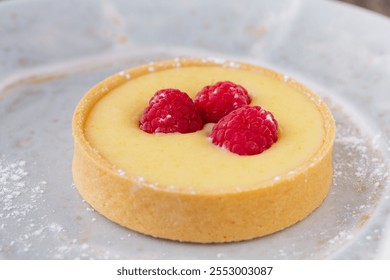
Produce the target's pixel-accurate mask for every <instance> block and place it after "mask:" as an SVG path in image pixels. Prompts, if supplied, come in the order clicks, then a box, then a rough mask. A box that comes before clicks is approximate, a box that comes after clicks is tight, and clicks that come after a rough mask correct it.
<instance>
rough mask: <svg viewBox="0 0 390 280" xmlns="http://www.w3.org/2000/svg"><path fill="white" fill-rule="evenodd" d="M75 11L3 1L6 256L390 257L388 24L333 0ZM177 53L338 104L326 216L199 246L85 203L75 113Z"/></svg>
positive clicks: (1, 148) (0, 177) (1, 239)
mask: <svg viewBox="0 0 390 280" xmlns="http://www.w3.org/2000/svg"><path fill="white" fill-rule="evenodd" d="M64 2H65V1H63V2H56V3H55V5H54V4H52V3H51V1H44V0H39V1H6V2H3V3H0V38H2V39H1V41H0V258H2V259H371V258H380V257H383V256H385V257H389V255H388V254H387V255H386V252H385V253H384V252H383V250H384V248H385V247H386V244H388V243H387V241H386V234H387V235H389V233H388V232H386V231H385V226H386V221H387V220H388V217H389V210H390V206H389V202H390V199H389V198H390V191H389V181H388V171H389V158H390V156H389V154H390V150H389V148H388V147H389V145H390V94H389V93H390V83H389V79H388V77H390V66H389V65H390V38H389V37H388V36H385V34H388V30H389V29H390V21H389V20H388V19H387V18H385V17H382V16H379V15H376V14H373V13H370V12H366V11H364V10H361V9H358V8H354V7H351V6H347V5H343V4H340V3H337V2H332V1H304V0H297V1H287V0H281V1H265V0H264V1H254V0H253V1H250V0H245V1H206V0H201V1H192V2H183V1H170V3H171V4H170V5H169V6H167V5H166V4H165V3H166V1H153V4H152V2H147V1H115V2H114V1H103V0H101V1H92V0H89V1H75V0H71V1H66V3H64ZM222 3H223V5H222ZM75 6H77V9H74V7H75ZM330 18H331V19H332V20H331V21H330V20H329V19H330ZM81 19H82V20H81ZM176 57H203V58H207V59H210V60H212V61H215V62H220V63H222V62H223V61H224V60H225V59H228V60H238V61H243V62H247V63H251V64H257V65H260V66H263V67H268V68H271V69H273V70H275V71H278V72H281V73H283V74H285V75H286V78H288V77H291V78H294V79H296V80H298V81H300V82H302V83H303V84H305V85H306V86H307V87H309V88H311V89H312V90H313V91H314V92H316V93H317V94H318V95H319V96H320V97H321V98H322V99H323V100H324V101H325V102H327V104H328V105H329V107H330V109H331V110H332V113H333V115H334V117H335V119H336V123H337V136H336V141H335V147H334V153H333V164H334V178H333V185H332V187H331V191H330V194H329V196H328V197H327V198H326V200H325V202H324V203H323V205H322V206H321V207H320V208H319V209H318V210H317V211H315V212H314V213H313V214H311V215H310V216H309V217H308V218H306V219H305V220H303V221H302V222H300V223H298V224H296V225H294V226H292V227H290V228H288V229H286V230H283V231H281V232H278V233H276V234H272V235H270V236H266V237H263V238H258V239H255V240H251V241H245V242H238V243H231V244H211V245H199V244H190V243H179V242H173V241H166V240H161V239H155V238H152V237H148V236H144V235H142V234H139V233H136V232H133V231H130V230H128V229H125V228H122V227H120V226H118V225H116V224H114V223H112V222H110V221H109V220H107V219H105V218H104V217H103V216H101V215H99V214H98V213H97V212H95V211H94V210H93V209H92V208H91V207H90V206H89V205H88V204H87V203H85V202H83V200H82V198H81V197H80V196H79V194H78V192H77V190H76V189H75V187H74V185H73V182H72V175H71V161H72V154H73V139H72V134H71V119H72V114H73V111H74V108H75V106H76V104H77V103H78V101H79V100H80V98H81V97H82V96H83V95H84V94H85V92H86V91H87V90H88V89H89V88H91V87H92V86H93V85H94V84H96V83H98V82H99V81H100V80H102V79H104V78H105V77H107V76H110V75H112V74H114V73H118V72H120V71H121V70H123V69H127V68H131V67H133V66H136V65H140V64H145V63H152V62H153V61H157V60H162V59H172V58H176Z"/></svg>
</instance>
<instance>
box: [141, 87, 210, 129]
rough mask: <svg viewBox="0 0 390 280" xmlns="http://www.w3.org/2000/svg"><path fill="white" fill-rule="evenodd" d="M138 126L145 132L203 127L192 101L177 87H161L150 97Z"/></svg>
mask: <svg viewBox="0 0 390 280" xmlns="http://www.w3.org/2000/svg"><path fill="white" fill-rule="evenodd" d="M139 127H140V128H141V129H142V130H143V131H145V132H147V133H173V132H180V133H189V132H194V131H197V130H200V129H202V128H203V122H202V118H201V117H200V115H199V113H198V112H197V110H196V108H195V105H194V102H193V101H192V99H191V98H190V97H189V96H188V95H187V93H185V92H182V91H180V90H178V89H172V88H169V89H161V90H159V91H157V92H156V93H155V95H154V96H153V97H152V98H151V99H150V101H149V106H148V107H146V109H145V111H144V113H143V115H142V117H141V120H140V123H139Z"/></svg>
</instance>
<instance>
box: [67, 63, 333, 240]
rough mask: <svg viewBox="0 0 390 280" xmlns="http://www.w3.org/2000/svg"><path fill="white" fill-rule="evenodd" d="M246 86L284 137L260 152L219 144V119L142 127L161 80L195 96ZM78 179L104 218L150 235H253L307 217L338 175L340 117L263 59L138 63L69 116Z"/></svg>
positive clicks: (98, 87) (91, 94) (240, 237)
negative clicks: (170, 127) (187, 127)
mask: <svg viewBox="0 0 390 280" xmlns="http://www.w3.org/2000/svg"><path fill="white" fill-rule="evenodd" d="M222 80H229V81H232V82H235V83H237V84H240V85H242V86H244V87H245V88H246V89H247V90H248V93H249V95H250V97H251V100H252V101H251V105H259V106H262V107H264V108H266V109H267V110H269V111H270V112H272V113H273V115H274V116H275V119H277V121H278V124H279V131H278V133H279V139H278V141H277V142H276V143H274V144H273V145H272V147H270V148H269V149H268V150H266V151H264V152H262V153H261V154H258V155H252V156H240V155H237V154H234V153H231V152H230V151H228V150H226V149H223V148H221V147H217V146H215V145H213V144H212V143H211V141H210V138H209V137H208V136H209V134H210V131H211V129H212V126H213V124H207V125H205V126H204V127H203V129H201V130H198V131H195V132H192V133H170V134H160V133H158V134H150V133H145V132H144V131H142V130H141V129H140V128H139V120H140V118H141V116H142V113H143V111H144V109H145V107H146V106H147V105H148V101H149V99H150V98H151V97H152V96H153V94H154V93H155V92H156V91H158V90H159V89H162V88H179V89H181V90H183V91H185V92H186V93H188V95H189V96H190V97H191V98H194V96H195V95H196V93H197V92H198V91H199V90H200V89H201V88H203V87H204V86H205V85H208V84H212V83H215V82H218V81H222ZM73 135H74V157H73V166H72V168H73V178H74V181H75V184H76V187H77V189H78V191H79V192H80V194H81V196H82V197H83V198H84V199H85V200H86V201H87V202H88V203H89V204H90V205H91V206H92V207H94V208H95V209H96V210H97V211H98V212H100V213H101V214H102V215H104V216H105V217H107V218H108V219H110V220H112V221H114V222H116V223H118V224H120V225H122V226H124V227H127V228H130V229H132V230H135V231H138V232H141V233H144V234H147V235H151V236H154V237H160V238H166V239H172V240H179V241H190V242H200V243H210V242H230V241H239V240H246V239H252V238H255V237H260V236H264V235H267V234H271V233H273V232H276V231H279V230H282V229H284V228H286V227H288V226H290V225H292V224H294V223H296V222H298V221H300V220H302V219H303V218H305V217H306V216H308V215H309V214H310V213H311V212H312V211H314V210H315V209H316V208H317V207H318V206H319V205H320V204H321V203H322V201H323V200H324V198H325V197H326V195H327V193H328V191H329V188H330V185H331V181H332V159H331V155H332V148H333V142H334V137H335V123H334V120H333V117H332V115H331V112H330V110H329V109H328V107H327V106H326V105H325V104H324V103H323V102H322V101H321V100H320V99H319V98H318V97H317V96H316V95H315V94H314V93H313V92H312V91H310V90H309V89H307V88H306V87H305V86H303V85H302V84H300V83H298V82H296V81H294V80H292V79H286V78H285V77H284V76H283V75H281V74H278V73H276V72H274V71H271V70H268V69H264V68H262V67H258V66H254V65H250V64H246V63H238V62H229V61H215V60H209V59H195V58H186V59H174V60H169V61H162V62H156V63H153V64H147V65H142V66H138V67H135V68H132V69H129V70H127V71H123V72H120V73H118V74H115V75H113V76H111V77H109V78H107V79H105V80H104V81H102V82H100V83H99V84H97V85H96V86H95V87H93V88H92V89H91V90H90V91H89V92H87V94H86V95H85V96H84V97H83V98H82V100H81V101H80V103H79V104H78V106H77V108H76V110H75V114H74V117H73Z"/></svg>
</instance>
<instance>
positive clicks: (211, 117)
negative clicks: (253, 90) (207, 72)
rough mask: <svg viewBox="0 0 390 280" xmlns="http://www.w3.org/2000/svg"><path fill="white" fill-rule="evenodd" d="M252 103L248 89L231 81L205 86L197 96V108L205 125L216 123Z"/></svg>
mask: <svg viewBox="0 0 390 280" xmlns="http://www.w3.org/2000/svg"><path fill="white" fill-rule="evenodd" d="M250 102H251V98H250V97H249V95H248V92H247V91H246V89H245V88H243V87H242V86H240V85H236V84H234V83H232V82H229V81H226V82H218V83H216V84H215V85H209V86H205V87H204V88H203V89H202V90H201V91H200V92H198V94H197V95H196V96H195V106H196V108H197V109H198V111H199V113H200V114H201V115H202V119H203V121H204V123H208V122H215V123H216V122H218V121H219V120H220V119H221V118H222V117H224V116H226V115H227V114H229V113H230V112H231V111H233V110H235V109H238V108H240V107H242V106H245V105H248V104H249V103H250Z"/></svg>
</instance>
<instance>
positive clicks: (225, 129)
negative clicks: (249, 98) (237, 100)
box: [210, 106, 278, 155]
mask: <svg viewBox="0 0 390 280" xmlns="http://www.w3.org/2000/svg"><path fill="white" fill-rule="evenodd" d="M210 137H211V140H212V142H213V143H214V144H215V145H217V146H219V147H224V148H226V149H228V150H229V151H231V152H233V153H235V154H239V155H256V154H260V153H262V152H263V151H265V150H266V149H268V148H269V147H271V145H272V144H273V143H275V142H276V141H277V140H278V123H277V121H276V120H275V118H274V116H273V115H272V114H271V113H270V112H268V111H266V110H264V109H263V108H261V107H260V106H253V107H250V106H244V107H241V108H239V109H237V110H234V111H232V112H231V113H230V114H228V115H227V116H225V117H223V118H222V119H221V120H220V121H219V122H218V123H217V124H216V125H214V127H213V129H212V131H211V134H210Z"/></svg>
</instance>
